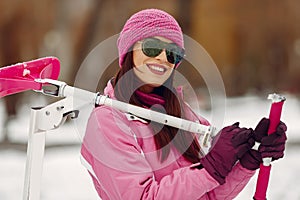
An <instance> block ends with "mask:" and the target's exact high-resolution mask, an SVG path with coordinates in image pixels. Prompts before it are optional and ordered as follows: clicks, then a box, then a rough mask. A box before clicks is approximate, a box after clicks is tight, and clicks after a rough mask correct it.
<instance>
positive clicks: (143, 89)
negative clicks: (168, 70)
mask: <svg viewBox="0 0 300 200" xmlns="http://www.w3.org/2000/svg"><path fill="white" fill-rule="evenodd" d="M139 90H140V91H141V92H144V93H151V92H152V91H153V90H154V87H153V86H150V85H143V86H142V87H140V88H139Z"/></svg>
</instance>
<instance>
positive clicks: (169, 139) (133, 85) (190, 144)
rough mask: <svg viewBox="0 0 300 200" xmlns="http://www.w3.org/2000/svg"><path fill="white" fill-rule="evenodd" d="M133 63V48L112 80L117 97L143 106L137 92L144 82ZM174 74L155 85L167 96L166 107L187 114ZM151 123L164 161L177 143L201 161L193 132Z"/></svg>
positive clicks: (191, 157)
mask: <svg viewBox="0 0 300 200" xmlns="http://www.w3.org/2000/svg"><path fill="white" fill-rule="evenodd" d="M133 67H134V64H133V54H132V51H130V52H128V53H127V55H126V56H125V59H124V62H123V65H122V67H121V68H120V70H119V71H118V73H117V74H116V76H115V77H114V79H113V81H112V84H113V87H114V93H115V96H116V98H117V99H118V100H120V101H123V102H127V103H128V102H129V103H130V104H133V105H137V106H143V104H142V102H141V101H140V100H139V98H138V97H137V96H136V94H135V92H134V91H135V90H136V89H138V87H139V85H138V84H141V82H140V81H139V80H138V78H137V77H136V76H135V75H134V72H133V70H131V69H132V68H133ZM174 71H175V70H174ZM173 77H174V72H173V73H172V75H171V76H170V77H169V79H168V80H167V81H166V82H165V83H164V85H162V86H160V87H157V88H155V89H154V91H153V93H155V94H157V95H160V96H161V97H163V99H165V105H164V110H165V112H166V113H167V114H169V115H172V116H175V117H181V118H184V112H183V110H182V109H181V107H182V106H181V105H182V103H183V101H182V100H181V98H178V97H177V95H176V94H177V93H176V89H175V88H174V86H173ZM157 111H159V110H157ZM151 126H152V128H153V130H154V133H155V135H154V140H155V145H156V149H157V150H158V156H159V157H160V159H161V161H162V162H163V161H164V160H165V159H166V158H167V157H168V154H169V152H170V146H171V145H174V146H175V148H176V149H177V150H178V151H179V152H180V153H181V154H182V155H183V156H184V157H185V158H186V159H187V160H189V161H190V162H192V163H196V162H199V160H200V155H201V154H200V153H201V149H200V145H199V143H198V141H197V139H195V138H194V136H193V134H191V133H189V132H186V131H183V130H179V129H177V128H174V127H170V126H163V128H161V126H162V125H160V124H158V123H154V122H151ZM155 130H158V131H155ZM156 132H158V133H156Z"/></svg>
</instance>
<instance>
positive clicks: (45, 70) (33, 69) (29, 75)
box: [0, 57, 60, 98]
mask: <svg viewBox="0 0 300 200" xmlns="http://www.w3.org/2000/svg"><path fill="white" fill-rule="evenodd" d="M59 71H60V62H59V60H58V59H57V58H55V57H45V58H40V59H36V60H32V61H28V62H23V63H17V64H14V65H10V66H7V67H3V68H0V98H1V97H4V96H7V95H10V94H15V93H19V92H23V91H26V90H40V89H41V84H40V83H37V82H35V79H45V78H49V79H54V80H57V78H58V76H59Z"/></svg>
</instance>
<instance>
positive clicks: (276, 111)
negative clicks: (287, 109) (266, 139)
mask: <svg viewBox="0 0 300 200" xmlns="http://www.w3.org/2000/svg"><path fill="white" fill-rule="evenodd" d="M283 102H284V101H280V102H274V103H272V106H271V111H270V115H269V119H270V125H269V129H268V134H269V135H270V134H271V133H274V132H276V128H277V126H278V124H279V123H280V117H281V111H282V106H283Z"/></svg>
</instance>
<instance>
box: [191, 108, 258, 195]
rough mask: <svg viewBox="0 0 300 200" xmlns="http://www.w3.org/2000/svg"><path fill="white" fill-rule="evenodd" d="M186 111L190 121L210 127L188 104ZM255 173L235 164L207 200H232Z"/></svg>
mask: <svg viewBox="0 0 300 200" xmlns="http://www.w3.org/2000/svg"><path fill="white" fill-rule="evenodd" d="M186 110H188V112H187V113H190V114H189V116H188V117H189V118H190V119H195V118H196V119H198V121H199V122H200V123H201V124H203V125H207V126H208V125H210V123H209V122H208V121H207V120H206V119H205V118H203V117H201V116H199V115H197V114H196V113H194V112H193V111H192V109H191V108H190V107H189V105H188V104H186ZM254 174H255V171H252V170H247V169H245V168H243V167H242V166H241V165H240V163H237V164H236V165H235V166H234V167H233V169H232V171H231V172H230V173H229V174H228V176H227V177H226V182H225V184H223V185H220V186H218V187H216V188H215V189H214V190H212V191H210V192H208V196H209V199H224V200H225V199H234V198H235V197H236V196H237V195H238V194H239V193H240V192H241V191H242V190H243V189H244V187H245V186H246V185H247V183H248V182H249V180H250V179H251V177H252V176H253V175H254Z"/></svg>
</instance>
